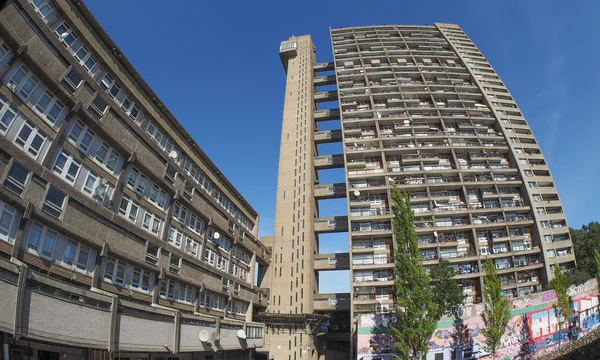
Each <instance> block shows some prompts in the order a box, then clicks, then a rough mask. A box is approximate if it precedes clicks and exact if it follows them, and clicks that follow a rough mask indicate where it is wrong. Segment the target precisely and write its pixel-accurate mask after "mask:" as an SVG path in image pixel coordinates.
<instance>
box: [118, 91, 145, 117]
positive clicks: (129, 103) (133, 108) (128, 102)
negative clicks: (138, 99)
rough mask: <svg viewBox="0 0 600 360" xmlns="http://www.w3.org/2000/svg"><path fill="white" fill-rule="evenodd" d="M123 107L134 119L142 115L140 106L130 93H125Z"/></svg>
mask: <svg viewBox="0 0 600 360" xmlns="http://www.w3.org/2000/svg"><path fill="white" fill-rule="evenodd" d="M121 108H122V109H123V111H125V113H126V114H127V116H129V117H130V118H131V119H132V120H134V121H135V120H137V118H138V116H140V114H141V112H142V110H141V109H140V107H139V106H138V105H137V104H136V103H135V101H133V100H132V99H131V97H130V96H129V95H125V98H124V99H123V101H122V102H121Z"/></svg>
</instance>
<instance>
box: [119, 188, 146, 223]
mask: <svg viewBox="0 0 600 360" xmlns="http://www.w3.org/2000/svg"><path fill="white" fill-rule="evenodd" d="M124 203H126V205H125V206H123V204H124ZM140 210H141V206H140V204H138V203H137V202H136V201H135V200H133V199H132V198H130V197H129V196H127V195H125V194H123V195H122V196H121V202H120V203H119V210H118V211H119V214H120V215H121V216H123V217H124V218H125V219H127V220H129V221H131V222H132V223H134V224H135V223H136V221H137V219H138V216H139V215H140V212H141V211H140Z"/></svg>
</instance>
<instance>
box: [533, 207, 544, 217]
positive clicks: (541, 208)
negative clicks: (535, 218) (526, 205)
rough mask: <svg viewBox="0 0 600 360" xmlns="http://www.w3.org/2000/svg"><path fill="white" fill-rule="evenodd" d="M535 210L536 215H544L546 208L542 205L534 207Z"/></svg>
mask: <svg viewBox="0 0 600 360" xmlns="http://www.w3.org/2000/svg"><path fill="white" fill-rule="evenodd" d="M535 212H536V213H537V214H538V215H544V214H545V213H546V209H544V208H543V207H539V208H535Z"/></svg>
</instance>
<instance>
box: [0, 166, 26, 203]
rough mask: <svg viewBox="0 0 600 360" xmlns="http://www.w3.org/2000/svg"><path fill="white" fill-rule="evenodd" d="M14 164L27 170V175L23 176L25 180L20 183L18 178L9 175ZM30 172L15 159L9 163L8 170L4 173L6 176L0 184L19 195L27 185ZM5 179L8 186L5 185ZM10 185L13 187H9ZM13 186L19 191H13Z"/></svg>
mask: <svg viewBox="0 0 600 360" xmlns="http://www.w3.org/2000/svg"><path fill="white" fill-rule="evenodd" d="M15 165H16V166H18V167H20V168H21V169H24V170H25V171H27V175H26V176H25V181H24V182H23V183H20V182H18V180H17V179H16V178H13V177H11V172H12V170H13V167H14V166H15ZM30 174H31V171H30V170H29V169H27V168H26V167H25V166H23V165H21V164H20V163H18V162H17V161H13V163H12V164H11V165H10V168H9V169H8V171H7V173H6V177H5V178H4V180H3V181H2V185H3V186H4V188H5V189H7V190H8V191H10V192H12V193H14V194H16V195H18V196H21V195H22V194H23V191H25V188H26V187H27V182H28V181H29V178H30V176H29V175H30ZM7 181H8V182H9V185H10V187H7V186H6V182H7ZM11 187H14V188H11ZM15 188H16V189H17V190H20V191H19V192H18V193H17V192H16V191H15Z"/></svg>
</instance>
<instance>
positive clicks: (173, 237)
mask: <svg viewBox="0 0 600 360" xmlns="http://www.w3.org/2000/svg"><path fill="white" fill-rule="evenodd" d="M182 239H183V233H182V232H181V231H179V230H177V229H175V228H174V227H172V228H170V229H169V237H168V239H167V241H168V242H169V243H170V244H171V245H173V246H175V247H176V248H181V244H182Z"/></svg>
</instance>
